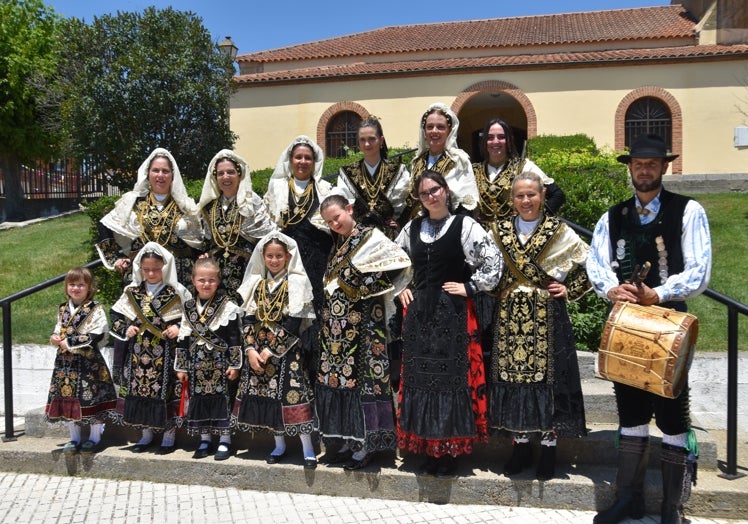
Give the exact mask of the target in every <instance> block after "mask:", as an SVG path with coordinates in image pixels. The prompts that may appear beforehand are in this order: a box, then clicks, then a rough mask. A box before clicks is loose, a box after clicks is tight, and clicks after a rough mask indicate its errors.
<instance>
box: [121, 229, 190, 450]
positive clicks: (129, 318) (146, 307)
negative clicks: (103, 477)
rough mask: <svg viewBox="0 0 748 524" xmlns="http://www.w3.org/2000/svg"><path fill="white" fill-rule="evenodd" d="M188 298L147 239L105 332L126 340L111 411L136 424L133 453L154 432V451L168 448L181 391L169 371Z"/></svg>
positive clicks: (167, 257) (167, 259) (164, 255)
mask: <svg viewBox="0 0 748 524" xmlns="http://www.w3.org/2000/svg"><path fill="white" fill-rule="evenodd" d="M191 298H192V295H190V293H189V291H187V289H186V288H185V287H184V286H183V285H182V284H180V283H179V282H178V281H177V272H176V268H175V265H174V257H173V256H172V255H171V253H169V251H167V250H166V249H164V248H163V247H161V245H159V244H157V243H156V242H148V243H147V244H146V245H145V246H143V248H142V249H141V250H140V251H139V252H138V254H137V256H136V257H135V260H134V261H133V280H132V283H131V284H130V285H128V286H127V287H126V288H125V292H124V293H122V296H121V297H120V299H119V300H118V301H117V303H116V304H114V306H113V307H112V310H111V312H110V313H109V315H110V318H111V320H112V329H111V331H110V333H111V334H112V336H113V337H115V338H116V339H118V340H122V341H126V342H127V349H126V352H125V358H124V366H123V370H122V376H123V377H124V384H123V386H122V391H121V394H120V398H119V399H118V401H117V414H118V416H119V417H121V420H120V422H121V423H122V424H125V425H129V426H133V427H137V428H141V429H142V437H141V438H140V440H139V441H138V442H137V443H136V444H135V445H134V446H133V447H132V452H133V453H142V452H144V451H146V450H147V449H148V447H149V446H150V445H151V442H152V441H153V433H154V431H158V432H164V436H163V438H162V439H161V446H160V447H159V448H158V450H157V451H156V453H157V454H159V455H166V454H167V453H171V452H172V451H174V440H175V439H174V437H175V433H176V426H177V422H178V416H179V399H180V395H181V390H182V383H181V382H179V381H178V380H176V375H175V374H174V354H175V352H176V338H177V335H178V334H179V323H180V320H181V319H182V304H183V303H184V302H186V301H187V300H189V299H191Z"/></svg>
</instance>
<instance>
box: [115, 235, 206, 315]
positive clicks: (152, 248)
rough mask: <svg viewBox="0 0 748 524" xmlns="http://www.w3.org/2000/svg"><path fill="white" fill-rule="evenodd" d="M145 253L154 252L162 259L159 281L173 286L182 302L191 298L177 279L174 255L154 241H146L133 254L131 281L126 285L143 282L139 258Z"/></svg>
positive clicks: (136, 285)
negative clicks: (162, 264)
mask: <svg viewBox="0 0 748 524" xmlns="http://www.w3.org/2000/svg"><path fill="white" fill-rule="evenodd" d="M146 253H156V254H157V255H159V256H160V257H161V258H162V259H163V260H164V267H163V269H162V276H161V282H163V283H164V284H165V285H167V286H171V287H173V288H174V289H175V290H176V292H177V294H178V295H179V298H181V299H182V303H183V304H184V303H185V302H186V301H188V300H189V299H191V298H192V294H191V293H190V292H189V291H187V288H186V287H184V286H183V285H182V284H180V283H179V280H177V268H176V265H175V264H174V256H173V255H172V254H171V253H169V250H168V249H166V248H164V247H163V246H161V244H158V243H156V242H148V243H147V244H146V245H144V246H143V247H142V248H141V250H140V251H138V254H137V255H135V259H134V260H133V261H132V282H131V283H130V284H128V285H127V286H126V288H128V287H134V288H137V287H138V286H140V284H141V283H142V282H143V280H144V279H143V273H142V271H140V264H141V260H142V259H143V255H145V254H146Z"/></svg>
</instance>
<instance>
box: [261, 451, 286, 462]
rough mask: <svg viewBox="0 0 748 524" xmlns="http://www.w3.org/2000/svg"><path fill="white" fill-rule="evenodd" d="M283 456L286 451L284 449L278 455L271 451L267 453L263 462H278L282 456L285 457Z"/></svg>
mask: <svg viewBox="0 0 748 524" xmlns="http://www.w3.org/2000/svg"><path fill="white" fill-rule="evenodd" d="M285 456H286V452H285V451H284V452H283V453H281V454H280V455H273V454H272V453H271V454H270V455H268V456H267V457H266V458H265V462H267V463H268V464H278V463H279V462H281V461H282V460H283V457H285Z"/></svg>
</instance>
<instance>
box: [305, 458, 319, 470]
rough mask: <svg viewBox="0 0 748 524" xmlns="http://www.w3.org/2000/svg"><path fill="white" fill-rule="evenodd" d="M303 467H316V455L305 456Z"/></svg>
mask: <svg viewBox="0 0 748 524" xmlns="http://www.w3.org/2000/svg"><path fill="white" fill-rule="evenodd" d="M304 469H317V457H305V458H304Z"/></svg>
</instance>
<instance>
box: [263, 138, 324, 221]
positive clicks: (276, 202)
mask: <svg viewBox="0 0 748 524" xmlns="http://www.w3.org/2000/svg"><path fill="white" fill-rule="evenodd" d="M298 144H305V145H307V146H309V147H311V148H312V151H314V173H313V174H312V178H311V181H312V182H314V184H315V186H316V189H317V194H318V196H319V201H320V202H322V201H323V200H324V199H325V197H327V195H328V194H329V193H330V191H332V185H331V184H330V182H328V181H327V180H324V179H323V178H322V168H323V167H324V165H325V153H324V151H322V148H320V147H319V146H318V145H317V144H316V143H315V142H314V141H313V140H312V139H311V138H309V137H308V136H306V135H299V136H297V137H296V138H294V139H293V140H292V141H291V143H290V144H289V145H288V147H287V148H286V149H284V150H283V152H282V153H281V154H280V158H278V164H277V165H276V166H275V171H273V174H272V176H271V177H270V180H269V181H268V190H267V191H266V192H265V205H266V206H267V208H268V212H269V213H270V216H271V217H272V219H273V220H274V221H275V222H276V223H278V221H279V218H280V216H281V213H283V211H286V210H287V209H288V181H289V180H290V179H291V178H293V171H292V169H291V153H292V152H293V149H294V147H296V146H297V145H298ZM310 222H311V223H312V224H313V225H314V226H315V227H316V228H317V229H320V230H322V231H328V232H329V228H328V227H327V224H325V221H324V220H322V217H321V216H320V215H319V209H317V210H316V211H315V212H314V214H313V216H312V217H310Z"/></svg>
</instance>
